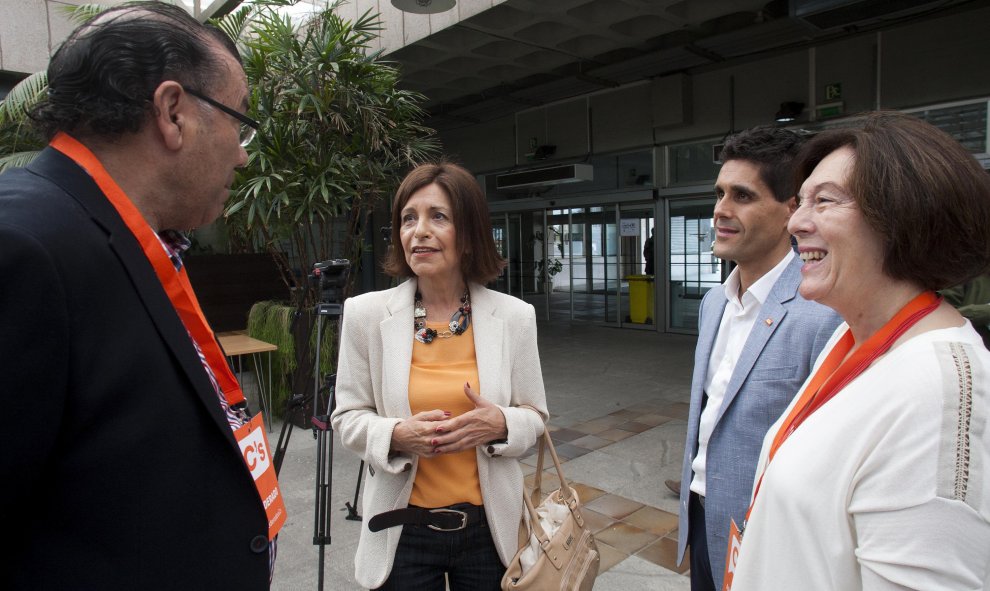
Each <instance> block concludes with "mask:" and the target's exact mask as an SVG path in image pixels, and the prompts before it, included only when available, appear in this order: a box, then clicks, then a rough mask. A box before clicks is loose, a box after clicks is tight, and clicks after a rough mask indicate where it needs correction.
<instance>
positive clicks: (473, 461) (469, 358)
mask: <svg viewBox="0 0 990 591" xmlns="http://www.w3.org/2000/svg"><path fill="white" fill-rule="evenodd" d="M427 326H428V327H430V328H432V329H434V330H437V331H440V330H444V329H446V328H447V326H446V323H443V322H429V323H427ZM410 336H411V335H410ZM464 382H468V383H470V384H471V387H472V388H473V389H474V391H475V392H479V390H478V362H477V359H476V357H475V350H474V327H473V326H469V327H468V329H467V331H465V332H464V334H462V335H460V336H454V337H451V338H449V339H441V338H436V339H433V342H432V343H430V344H428V345H427V344H425V343H420V342H419V341H416V340H414V341H413V352H412V364H411V367H410V369H409V408H410V409H411V410H412V413H413V414H414V415H415V414H416V413H420V412H424V411H429V410H436V409H440V410H446V411H449V412H450V414H451V416H452V417H456V416H458V415H462V414H464V413H465V412H467V411H469V410H473V409H474V405H473V404H472V403H471V401H470V400H469V399H468V397H467V396H466V395H465V394H464ZM457 503H471V504H473V505H481V504H482V499H481V483H480V481H479V479H478V456H477V452H476V451H475V449H474V448H471V449H466V450H464V451H461V452H458V453H454V454H443V455H440V456H436V457H429V458H428V457H421V458H419V466H418V468H417V470H416V480H415V481H413V489H412V496H411V497H410V498H409V504H410V505H416V506H419V507H446V506H448V505H454V504H457Z"/></svg>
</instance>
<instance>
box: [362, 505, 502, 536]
mask: <svg viewBox="0 0 990 591" xmlns="http://www.w3.org/2000/svg"><path fill="white" fill-rule="evenodd" d="M484 522H485V508H484V507H482V506H480V505H471V504H468V503H462V504H459V505H451V506H450V507H438V508H436V509H426V508H424V507H407V508H405V509H396V510H394V511H386V512H384V513H379V514H378V515H375V516H374V517H372V518H371V519H370V520H369V521H368V529H370V530H371V531H381V530H383V529H386V528H389V527H395V526H397V525H425V526H426V527H428V528H430V529H432V530H436V531H458V530H462V529H464V528H465V527H468V526H469V525H475V524H478V523H484Z"/></svg>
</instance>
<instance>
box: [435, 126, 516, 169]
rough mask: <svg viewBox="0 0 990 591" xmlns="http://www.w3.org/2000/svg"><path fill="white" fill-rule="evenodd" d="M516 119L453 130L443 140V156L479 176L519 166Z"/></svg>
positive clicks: (441, 138)
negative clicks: (515, 132) (515, 139)
mask: <svg viewBox="0 0 990 591" xmlns="http://www.w3.org/2000/svg"><path fill="white" fill-rule="evenodd" d="M514 127H515V118H514V117H511V116H510V117H503V118H501V119H495V120H493V121H489V122H486V123H482V124H480V125H472V126H469V127H462V128H459V129H452V130H448V131H446V132H444V133H443V134H441V136H440V141H441V143H442V145H443V148H442V149H443V153H444V154H446V155H448V156H450V157H451V158H452V159H453V160H454V161H455V162H459V163H461V164H463V165H464V166H465V167H466V168H467V169H468V170H470V171H471V172H473V173H475V174H479V173H484V172H491V171H496V170H506V169H509V168H512V167H513V166H514V165H515V144H514V133H513V129H514Z"/></svg>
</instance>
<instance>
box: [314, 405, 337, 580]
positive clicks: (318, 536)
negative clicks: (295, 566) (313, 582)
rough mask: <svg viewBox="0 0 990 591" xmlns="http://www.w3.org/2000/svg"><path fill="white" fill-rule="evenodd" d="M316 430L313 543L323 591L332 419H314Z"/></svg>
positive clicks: (328, 523) (331, 453) (330, 472)
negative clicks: (317, 552) (316, 549)
mask: <svg viewBox="0 0 990 591" xmlns="http://www.w3.org/2000/svg"><path fill="white" fill-rule="evenodd" d="M312 422H313V427H314V428H315V429H316V503H315V506H314V522H313V543H314V544H316V545H317V546H318V547H319V570H318V575H317V577H318V578H317V589H318V590H319V591H323V574H324V562H325V548H326V546H327V545H328V544H330V491H331V490H332V488H333V480H332V479H333V471H332V468H333V465H332V462H333V431H332V430H330V417H329V416H328V415H322V416H319V417H313V418H312Z"/></svg>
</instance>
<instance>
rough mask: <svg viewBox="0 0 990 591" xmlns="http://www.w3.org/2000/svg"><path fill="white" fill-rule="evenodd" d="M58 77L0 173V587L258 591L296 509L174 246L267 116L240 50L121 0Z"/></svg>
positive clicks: (221, 187) (52, 74)
mask: <svg viewBox="0 0 990 591" xmlns="http://www.w3.org/2000/svg"><path fill="white" fill-rule="evenodd" d="M48 78H49V88H50V89H49V93H48V97H47V100H46V101H44V103H43V104H42V105H40V106H39V107H38V108H36V109H35V110H34V112H32V114H31V115H32V119H33V120H34V121H35V122H36V123H37V124H39V125H40V128H41V129H42V130H43V131H44V132H46V133H47V134H48V137H50V138H51V144H50V145H49V147H47V148H46V149H45V150H44V151H42V153H41V154H40V156H39V157H38V158H37V159H36V160H35V161H34V162H33V163H32V164H30V165H29V166H28V167H27V168H25V169H19V170H14V171H10V172H7V173H5V174H3V175H0V276H2V277H3V280H2V281H0V326H2V327H3V330H0V359H2V360H3V361H2V362H3V371H0V408H2V409H3V411H4V419H5V420H4V428H3V429H0V447H2V449H3V453H2V454H0V457H2V459H0V482H2V483H3V486H2V487H0V489H2V493H0V504H2V505H3V507H4V516H5V526H6V531H7V536H6V538H7V540H8V543H9V544H10V546H8V550H7V551H5V552H4V553H3V554H2V555H0V588H2V589H12V590H16V589H29V588H30V589H143V590H155V589H162V590H166V589H167V590H175V589H240V590H247V589H258V590H261V589H268V586H269V581H270V576H271V572H272V570H271V569H272V565H273V561H274V557H275V544H274V539H275V535H276V533H277V531H278V527H280V525H281V523H283V522H284V519H285V514H284V505H282V504H281V498H280V493H279V491H278V488H277V482H275V481H274V476H272V481H271V482H267V481H266V483H261V481H260V478H261V477H262V476H263V475H265V474H268V471H267V470H266V466H268V465H269V464H270V456H268V449H267V442H266V441H265V440H264V437H263V430H262V431H261V433H260V434H259V432H258V429H257V422H256V420H257V419H258V418H259V417H258V416H255V417H252V416H251V415H250V414H249V412H248V409H247V407H246V404H245V403H244V400H243V395H242V394H241V392H240V388H239V387H238V385H237V382H236V380H235V379H233V376H232V375H231V374H230V368H229V366H228V365H227V364H226V362H225V360H224V356H223V353H222V351H221V350H220V348H219V346H218V344H217V342H216V339H215V337H214V335H213V333H212V331H211V330H210V328H209V325H208V324H207V323H206V321H205V319H204V318H203V317H202V313H201V312H200V310H199V307H198V304H197V303H196V299H195V295H194V294H193V293H192V289H191V287H190V286H189V284H188V279H187V278H186V275H185V270H184V268H183V267H182V260H181V254H182V252H183V251H184V250H185V249H186V248H188V245H189V242H188V240H187V239H186V238H185V236H184V235H183V232H184V231H187V230H190V229H192V228H196V227H199V226H202V225H204V224H208V223H210V222H212V221H213V220H214V219H216V218H217V216H218V215H219V214H220V213H221V211H222V208H223V205H224V202H225V201H226V200H227V198H228V195H229V192H230V186H231V183H232V182H233V180H234V173H235V170H236V169H237V168H238V167H240V166H243V165H244V164H245V163H246V161H247V153H246V151H245V149H244V148H245V146H246V145H247V144H248V142H250V141H251V138H252V137H253V136H254V134H255V131H256V130H257V128H258V123H257V122H256V121H254V120H252V119H251V118H249V117H248V116H246V115H245V111H246V110H247V108H248V87H247V80H246V77H245V75H244V70H243V68H242V67H241V64H240V59H239V57H238V55H237V51H236V48H235V47H234V45H233V43H232V42H231V41H230V40H229V39H228V38H226V37H225V36H224V35H223V34H222V33H221V32H219V31H218V30H216V29H214V28H211V27H207V26H204V25H202V24H201V23H199V22H197V21H196V20H195V19H193V18H192V17H190V16H189V15H188V14H187V13H186V12H184V11H183V10H182V9H180V8H176V7H174V6H171V5H168V4H163V3H157V2H156V3H135V4H126V5H122V6H118V7H115V8H113V9H111V10H109V11H107V12H104V13H103V14H102V15H100V16H98V17H97V18H96V19H95V20H93V21H91V22H90V23H88V24H86V25H83V26H81V27H79V28H78V29H76V30H75V31H74V32H73V33H72V34H71V35H70V36H69V38H68V40H67V41H66V42H65V43H64V44H63V45H62V47H61V48H60V49H59V50H58V51H57V52H56V53H55V55H54V56H53V57H52V60H51V63H50V65H49V69H48ZM242 450H243V451H242Z"/></svg>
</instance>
